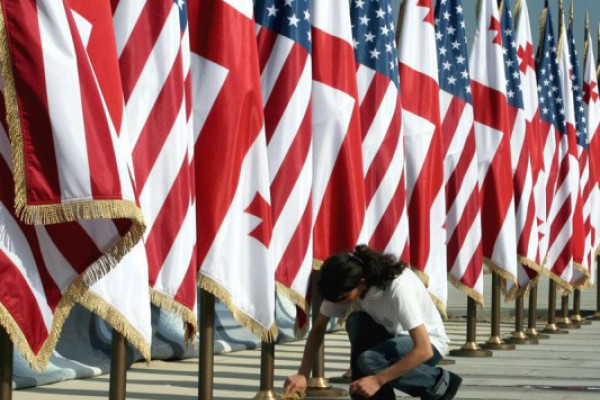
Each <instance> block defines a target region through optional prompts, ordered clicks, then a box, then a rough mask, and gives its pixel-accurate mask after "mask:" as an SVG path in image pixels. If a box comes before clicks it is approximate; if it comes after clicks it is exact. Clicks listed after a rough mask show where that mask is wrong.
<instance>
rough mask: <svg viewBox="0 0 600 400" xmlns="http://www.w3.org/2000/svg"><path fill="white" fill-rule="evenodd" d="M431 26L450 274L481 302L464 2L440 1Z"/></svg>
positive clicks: (478, 212) (477, 202)
mask: <svg viewBox="0 0 600 400" xmlns="http://www.w3.org/2000/svg"><path fill="white" fill-rule="evenodd" d="M435 24H436V39H437V51H438V65H439V67H440V68H439V82H440V89H441V91H440V104H441V121H442V125H441V129H442V138H443V142H442V146H443V149H442V154H443V155H444V177H445V188H446V207H447V215H446V235H447V243H448V249H447V253H448V278H449V279H450V280H451V281H452V283H453V284H454V285H455V286H456V287H457V288H459V289H460V290H462V291H464V292H465V293H466V294H468V295H469V296H471V297H472V298H473V299H474V300H475V301H477V302H478V303H480V304H483V274H482V270H483V253H482V248H481V205H480V199H479V186H478V183H477V177H478V175H477V156H476V154H475V151H476V143H475V129H474V119H473V99H472V96H471V78H470V74H469V65H468V60H469V55H468V51H467V38H466V32H465V18H464V14H463V7H462V0H442V1H439V2H438V3H437V6H436V9H435Z"/></svg>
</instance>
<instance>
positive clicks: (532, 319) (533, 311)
mask: <svg viewBox="0 0 600 400" xmlns="http://www.w3.org/2000/svg"><path fill="white" fill-rule="evenodd" d="M527 311H528V314H529V316H528V318H527V330H526V331H525V333H526V334H527V336H528V337H530V338H533V339H538V340H540V339H550V336H548V335H545V334H543V333H539V332H538V330H537V285H536V286H534V287H532V288H531V290H530V291H529V309H528V310H527Z"/></svg>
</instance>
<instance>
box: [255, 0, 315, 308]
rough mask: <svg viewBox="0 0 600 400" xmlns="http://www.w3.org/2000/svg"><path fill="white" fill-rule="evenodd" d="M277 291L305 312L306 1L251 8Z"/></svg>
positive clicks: (275, 0)
mask: <svg viewBox="0 0 600 400" xmlns="http://www.w3.org/2000/svg"><path fill="white" fill-rule="evenodd" d="M254 10H255V16H256V23H257V40H258V54H259V63H260V71H261V80H262V98H263V104H264V113H265V130H266V135H267V146H268V147H267V151H268V157H269V178H270V185H271V201H272V208H271V210H272V213H273V240H272V242H271V250H272V252H273V256H274V258H275V265H276V268H277V269H276V271H275V281H276V282H277V289H278V291H279V292H280V293H282V294H283V295H286V296H287V297H288V298H290V299H291V300H292V301H294V303H295V304H296V305H297V306H298V307H300V308H301V309H302V310H304V312H306V311H307V310H306V300H305V299H306V295H307V289H308V283H309V278H310V273H311V271H312V256H313V254H312V253H313V249H312V248H313V246H312V202H311V196H312V174H313V168H312V165H313V162H312V128H311V121H312V111H311V99H310V97H311V92H312V62H311V37H310V30H311V22H310V11H309V2H308V0H297V1H295V2H293V3H291V2H289V1H284V0H258V1H256V3H255V4H254Z"/></svg>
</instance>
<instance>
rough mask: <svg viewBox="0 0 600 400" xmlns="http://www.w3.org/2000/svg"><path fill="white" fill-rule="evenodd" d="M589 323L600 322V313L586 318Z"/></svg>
mask: <svg viewBox="0 0 600 400" xmlns="http://www.w3.org/2000/svg"><path fill="white" fill-rule="evenodd" d="M586 319H587V320H588V321H600V312H597V313H596V314H594V315H592V316H591V317H587V318H586Z"/></svg>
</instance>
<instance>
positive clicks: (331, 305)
mask: <svg viewBox="0 0 600 400" xmlns="http://www.w3.org/2000/svg"><path fill="white" fill-rule="evenodd" d="M318 288H319V291H320V293H321V295H322V296H323V299H324V300H323V304H322V306H321V310H320V313H319V315H318V317H317V318H316V320H315V322H314V324H313V327H312V329H311V332H310V334H309V335H308V339H307V341H306V347H305V348H304V354H303V358H302V363H301V365H300V369H299V370H298V374H297V375H293V376H290V377H288V379H287V380H286V381H285V385H284V392H285V393H286V394H292V393H294V392H297V391H303V390H305V389H306V385H307V378H308V375H309V373H310V369H311V366H312V363H313V359H314V357H315V354H316V352H317V350H318V349H319V347H320V345H321V343H322V342H323V336H324V334H325V330H326V328H327V324H328V322H329V319H330V318H333V317H343V316H345V315H346V314H347V312H348V310H349V308H350V306H351V305H352V303H354V302H356V303H357V305H358V306H359V308H360V311H356V312H353V313H352V314H350V316H349V317H348V319H347V321H346V330H347V332H348V337H349V339H350V345H351V351H350V366H351V368H352V383H351V384H350V389H349V391H350V395H351V396H352V398H353V399H367V398H368V399H376V400H393V399H395V398H396V397H395V395H394V388H396V389H398V390H401V391H403V392H405V393H407V394H409V395H411V396H414V397H420V398H421V399H425V400H441V399H443V400H446V399H453V398H454V396H455V395H456V392H457V391H458V388H459V386H460V384H461V382H462V379H461V378H460V377H459V376H458V375H456V374H453V373H452V372H449V371H446V370H444V369H442V368H439V367H436V364H437V363H438V362H439V361H440V359H442V357H443V355H444V354H446V352H447V348H448V342H449V340H448V337H447V336H446V331H445V329H444V324H443V322H442V319H441V317H440V315H439V313H438V311H437V309H436V307H435V305H434V303H433V301H432V300H431V297H430V296H429V293H428V292H427V289H426V288H425V286H424V285H423V283H422V282H421V281H420V280H419V278H418V277H417V276H416V275H415V274H414V273H413V272H412V271H411V270H410V269H409V268H406V265H405V264H403V263H402V262H398V261H397V260H396V258H395V257H394V256H392V255H389V254H381V253H378V252H376V251H374V250H371V249H370V248H368V247H367V246H365V245H359V246H357V247H356V249H355V250H354V251H353V252H346V253H337V254H334V255H333V256H331V257H329V258H328V259H327V260H325V262H324V263H323V266H322V267H321V279H320V281H319V284H318Z"/></svg>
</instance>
